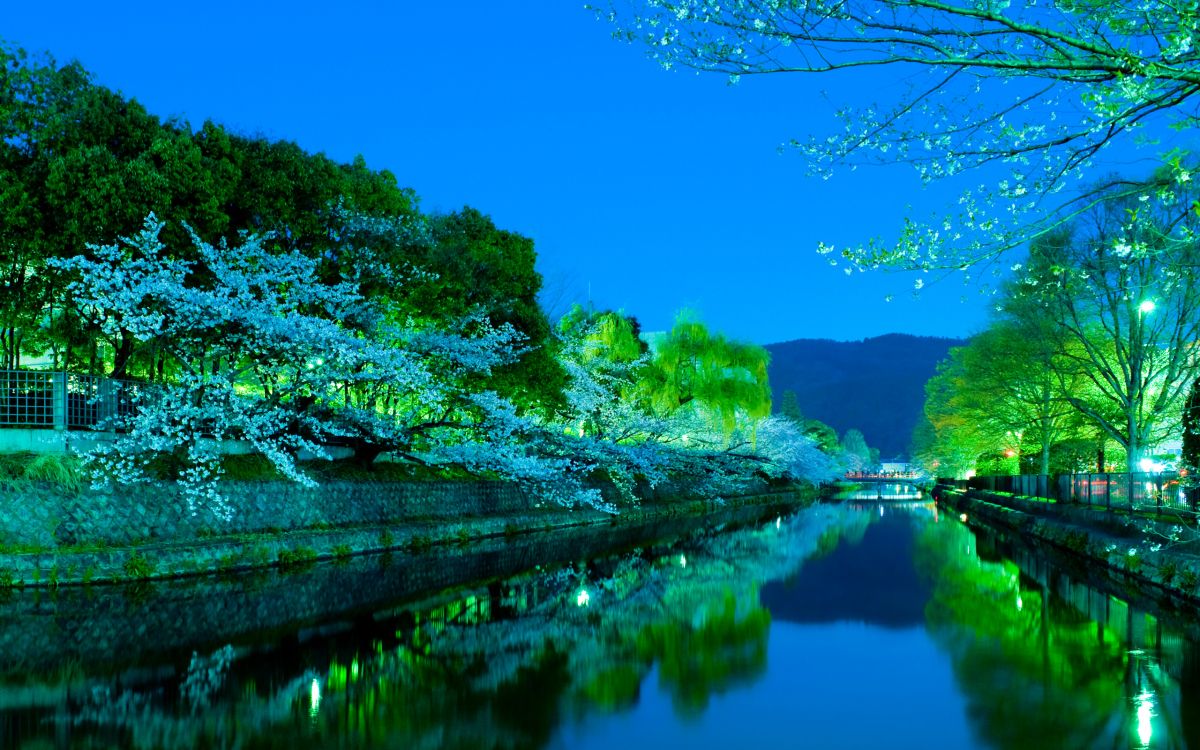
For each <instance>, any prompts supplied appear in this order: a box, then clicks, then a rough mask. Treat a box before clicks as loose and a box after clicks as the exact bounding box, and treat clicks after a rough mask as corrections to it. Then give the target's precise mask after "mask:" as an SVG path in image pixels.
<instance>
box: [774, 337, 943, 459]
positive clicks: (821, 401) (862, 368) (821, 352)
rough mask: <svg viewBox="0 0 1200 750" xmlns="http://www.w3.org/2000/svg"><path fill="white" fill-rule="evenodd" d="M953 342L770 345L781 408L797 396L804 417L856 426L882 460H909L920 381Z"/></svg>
mask: <svg viewBox="0 0 1200 750" xmlns="http://www.w3.org/2000/svg"><path fill="white" fill-rule="evenodd" d="M964 343H965V342H964V341H960V340H958V339H947V338H934V337H929V336H909V335H906V334H900V333H892V334H888V335H886V336H878V337H876V338H871V339H865V340H863V341H830V340H828V339H797V340H795V341H785V342H783V343H779V344H768V345H767V347H766V348H767V350H768V351H769V352H771V366H770V377H771V390H772V395H773V398H774V403H775V408H776V410H778V408H779V405H780V404H781V403H782V400H783V393H784V391H788V390H790V391H794V392H795V393H796V399H797V401H798V403H799V406H800V410H801V411H802V412H803V413H804V416H805V417H806V418H808V419H819V420H820V421H822V422H825V423H826V424H828V425H829V426H831V427H833V428H834V429H835V430H837V432H838V435H839V436H840V435H842V434H844V433H845V431H846V430H848V429H850V428H852V427H856V428H858V429H859V430H862V433H863V435H864V436H866V438H867V443H868V444H869V445H870V446H871V447H873V448H878V449H879V451H880V454H881V456H882V457H884V458H889V457H892V456H896V455H900V454H907V452H908V443H909V438H910V437H911V436H912V431H913V427H915V426H916V424H917V420H918V419H919V418H920V416H921V409H922V406H923V404H924V401H925V381H927V380H929V378H930V377H931V376H932V375H933V373H934V370H935V368H936V367H937V363H938V362H939V361H940V360H941V359H942V358H943V357H945V356H946V353H947V351H949V349H950V347H952V346H960V345H962V344H964Z"/></svg>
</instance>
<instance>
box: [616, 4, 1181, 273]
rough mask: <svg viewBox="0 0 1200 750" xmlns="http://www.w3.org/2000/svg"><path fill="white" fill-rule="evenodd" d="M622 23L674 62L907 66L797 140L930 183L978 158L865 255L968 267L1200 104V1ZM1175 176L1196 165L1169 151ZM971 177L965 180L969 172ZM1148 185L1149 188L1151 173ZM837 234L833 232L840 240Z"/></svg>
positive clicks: (819, 160) (843, 9)
mask: <svg viewBox="0 0 1200 750" xmlns="http://www.w3.org/2000/svg"><path fill="white" fill-rule="evenodd" d="M603 5H604V6H605V8H604V10H603V14H604V15H606V16H607V17H608V18H610V19H611V20H612V21H613V22H614V23H615V24H616V26H617V36H618V37H620V38H623V39H626V40H629V41H636V42H641V43H642V44H644V45H645V46H646V48H647V50H648V51H649V53H650V54H651V55H652V56H653V57H655V58H656V59H658V60H659V61H660V62H661V63H662V65H663V66H664V67H667V68H673V67H685V68H692V69H696V70H700V71H710V72H714V73H717V74H720V75H724V76H728V77H729V79H730V80H731V81H734V82H736V81H737V80H738V79H740V78H743V77H746V76H763V75H788V74H803V73H809V74H816V73H820V74H837V73H848V72H849V71H854V70H858V69H861V71H860V74H859V75H860V77H858V78H854V79H852V80H851V81H850V83H851V84H852V85H854V88H856V89H861V88H862V84H863V83H864V81H863V78H862V77H861V75H863V74H865V73H866V72H867V71H869V72H870V74H871V75H872V76H879V75H880V74H881V73H882V70H883V69H892V70H894V72H895V79H896V81H897V84H896V85H895V86H882V87H881V86H879V85H877V84H878V78H876V79H875V80H873V81H872V84H875V85H873V86H872V88H873V93H874V97H873V100H872V101H871V102H870V103H869V104H864V105H857V106H852V105H847V106H842V107H841V108H840V109H838V111H837V114H836V118H837V123H836V125H837V126H838V127H836V128H835V129H834V132H832V134H830V133H827V132H820V133H811V134H808V135H805V136H801V137H798V138H797V139H796V140H794V141H792V143H793V145H794V146H795V147H796V148H798V149H799V150H800V151H802V152H803V153H804V154H805V155H806V156H807V157H808V160H809V163H810V164H811V165H812V169H813V171H814V172H816V173H819V174H822V175H823V176H828V175H829V174H830V171H831V169H832V168H833V167H836V166H847V167H852V166H855V165H858V164H884V163H907V164H911V165H912V166H913V167H914V168H915V169H916V171H917V173H918V174H919V175H920V178H921V179H922V180H924V181H926V182H931V181H935V180H943V179H950V178H955V177H957V176H960V175H963V174H964V173H967V172H970V171H972V170H979V172H980V174H979V175H978V178H977V179H972V180H971V183H972V185H973V187H971V188H968V189H967V190H966V191H965V192H963V194H962V195H961V197H960V199H959V201H958V204H957V206H956V207H954V208H951V209H948V211H947V212H946V213H945V215H942V216H937V217H935V218H933V219H931V220H928V221H921V220H911V221H908V222H906V224H905V226H904V228H903V230H902V231H901V232H900V233H899V236H898V237H897V238H896V239H895V240H894V241H889V242H881V241H878V240H876V241H871V242H868V243H866V244H864V245H861V246H854V247H847V248H845V249H843V250H842V251H841V252H842V253H843V255H844V256H845V257H846V258H848V259H849V260H851V261H852V262H855V263H858V264H860V265H862V266H871V267H873V266H876V265H879V264H892V265H899V266H902V267H909V268H926V269H928V268H934V267H940V268H960V267H965V266H968V265H970V264H972V263H975V262H978V261H980V260H983V259H987V258H993V257H995V256H996V255H997V254H999V253H1001V252H1003V251H1005V250H1007V249H1010V248H1013V247H1016V246H1018V245H1022V244H1024V242H1025V241H1027V240H1028V239H1029V238H1031V237H1035V236H1038V235H1039V234H1041V233H1042V232H1044V231H1045V230H1046V229H1047V228H1048V227H1049V226H1054V225H1057V224H1060V223H1062V222H1063V221H1064V220H1066V219H1068V218H1069V217H1071V216H1073V215H1075V214H1077V213H1078V212H1079V210H1081V208H1083V207H1085V206H1087V205H1090V204H1091V203H1093V202H1094V200H1095V199H1096V193H1088V194H1087V195H1085V196H1083V197H1080V198H1078V199H1073V200H1068V201H1063V202H1061V203H1057V207H1055V201H1053V200H1050V201H1048V200H1043V198H1045V197H1046V196H1048V195H1051V194H1054V193H1057V192H1058V191H1060V190H1061V189H1062V188H1063V187H1064V186H1065V185H1068V184H1070V183H1071V182H1072V181H1073V180H1074V179H1075V178H1077V177H1079V176H1081V175H1083V174H1084V173H1086V172H1087V171H1088V169H1089V167H1091V166H1092V165H1093V162H1095V161H1096V160H1097V157H1098V155H1099V154H1100V152H1101V150H1102V149H1104V148H1105V147H1107V146H1110V145H1124V144H1130V145H1137V144H1138V143H1139V138H1138V136H1139V135H1140V133H1139V130H1140V129H1142V128H1143V127H1144V126H1146V125H1157V126H1160V128H1161V127H1163V126H1176V127H1181V128H1189V127H1193V126H1194V125H1195V123H1196V121H1197V119H1198V116H1200V113H1198V111H1197V105H1198V103H1200V97H1198V96H1197V94H1198V93H1200V52H1198V51H1197V50H1196V49H1195V46H1194V40H1195V38H1196V28H1197V24H1198V23H1200V9H1198V6H1197V5H1196V4H1195V3H1178V2H1170V1H1169V0H1146V1H1145V2H1142V1H1141V0H1139V1H1138V2H1133V1H1132V0H1115V1H1112V2H1109V1H1107V0H1105V1H1099V0H1084V1H1083V2H1075V1H1073V0H1051V1H1050V2H1047V3H1009V2H991V1H989V0H984V1H983V2H979V1H977V0H608V2H605V3H603ZM1162 158H1163V161H1164V162H1168V163H1171V164H1173V165H1174V169H1173V170H1172V171H1171V172H1170V173H1169V174H1165V175H1163V176H1162V177H1161V178H1160V181H1159V187H1161V188H1163V189H1170V188H1171V186H1172V185H1173V184H1175V183H1176V182H1182V181H1186V180H1189V179H1190V178H1191V173H1190V172H1189V170H1188V169H1187V167H1186V166H1185V165H1186V163H1187V159H1186V158H1183V155H1182V154H1178V153H1176V154H1163V155H1162ZM957 184H962V183H961V182H959V183H957ZM1138 189H1140V188H1138ZM823 249H825V250H827V251H829V250H832V249H833V248H832V247H829V246H824V247H823Z"/></svg>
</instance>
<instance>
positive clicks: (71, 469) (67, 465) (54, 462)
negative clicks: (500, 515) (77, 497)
mask: <svg viewBox="0 0 1200 750" xmlns="http://www.w3.org/2000/svg"><path fill="white" fill-rule="evenodd" d="M24 478H25V479H27V480H29V481H31V482H46V483H48V484H53V485H56V486H58V487H62V488H64V489H67V490H70V491H72V492H78V491H79V490H81V489H83V485H84V481H85V476H84V471H83V467H82V466H80V464H79V460H78V459H77V458H75V457H74V456H71V455H67V454H62V453H44V454H42V455H39V456H37V457H36V458H34V459H33V460H32V461H30V462H29V465H28V466H26V467H25V473H24Z"/></svg>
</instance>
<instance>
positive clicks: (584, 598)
mask: <svg viewBox="0 0 1200 750" xmlns="http://www.w3.org/2000/svg"><path fill="white" fill-rule="evenodd" d="M591 600H592V595H591V594H589V593H588V590H587V589H579V595H578V596H576V597H575V606H577V607H586V606H587V605H588V602H590V601H591Z"/></svg>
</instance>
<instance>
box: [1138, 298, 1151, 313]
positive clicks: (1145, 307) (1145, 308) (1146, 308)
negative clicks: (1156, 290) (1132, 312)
mask: <svg viewBox="0 0 1200 750" xmlns="http://www.w3.org/2000/svg"><path fill="white" fill-rule="evenodd" d="M1138 310H1140V311H1141V312H1144V313H1152V312H1154V300H1152V299H1148V300H1143V301H1142V304H1140V305H1138Z"/></svg>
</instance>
